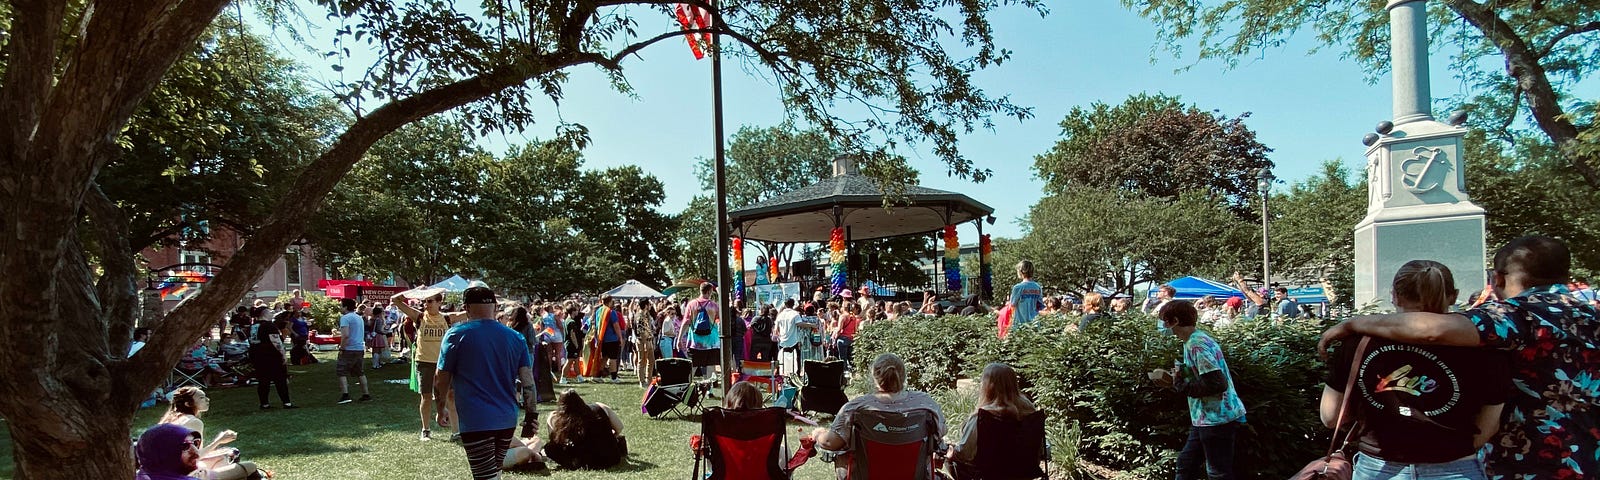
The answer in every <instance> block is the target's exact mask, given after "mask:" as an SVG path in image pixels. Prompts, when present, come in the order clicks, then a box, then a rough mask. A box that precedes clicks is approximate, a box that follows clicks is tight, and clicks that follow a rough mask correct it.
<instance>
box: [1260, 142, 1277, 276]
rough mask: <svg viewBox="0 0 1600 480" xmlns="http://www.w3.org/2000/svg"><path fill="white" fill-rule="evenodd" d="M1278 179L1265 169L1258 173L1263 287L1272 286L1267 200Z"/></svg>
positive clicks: (1270, 241)
mask: <svg viewBox="0 0 1600 480" xmlns="http://www.w3.org/2000/svg"><path fill="white" fill-rule="evenodd" d="M1276 179H1277V177H1273V176H1272V171H1271V170H1267V169H1265V168H1263V169H1261V170H1257V171H1256V190H1259V191H1261V286H1263V287H1271V286H1272V254H1271V253H1270V252H1271V248H1272V240H1271V237H1270V236H1269V235H1268V227H1267V198H1268V197H1271V195H1270V191H1271V190H1272V181H1273V180H1276Z"/></svg>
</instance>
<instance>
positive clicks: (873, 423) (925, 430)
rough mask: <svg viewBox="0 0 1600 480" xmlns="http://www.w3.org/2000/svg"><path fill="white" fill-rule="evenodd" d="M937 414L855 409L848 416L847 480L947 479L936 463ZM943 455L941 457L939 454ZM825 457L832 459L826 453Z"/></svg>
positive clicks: (914, 411)
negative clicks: (849, 416)
mask: <svg viewBox="0 0 1600 480" xmlns="http://www.w3.org/2000/svg"><path fill="white" fill-rule="evenodd" d="M937 419H938V416H937V415H935V414H934V413H933V411H932V410H927V409H915V410H910V411H906V412H887V411H882V410H856V411H855V413H853V414H852V415H851V418H850V450H849V453H850V454H849V456H848V457H849V462H848V464H847V465H845V468H846V469H848V470H849V479H850V480H939V479H946V478H947V477H945V475H944V474H943V473H940V472H939V471H938V470H937V469H936V468H937V467H936V465H935V460H936V459H935V456H938V455H939V454H940V453H941V452H940V451H939V427H938V425H937V424H936V423H935V422H937V421H938V420H937ZM941 459H942V457H941ZM824 460H831V459H829V458H828V456H825V457H824Z"/></svg>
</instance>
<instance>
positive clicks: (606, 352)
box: [600, 342, 622, 360]
mask: <svg viewBox="0 0 1600 480" xmlns="http://www.w3.org/2000/svg"><path fill="white" fill-rule="evenodd" d="M600 356H602V357H606V359H607V360H616V359H619V358H622V342H605V343H602V344H600Z"/></svg>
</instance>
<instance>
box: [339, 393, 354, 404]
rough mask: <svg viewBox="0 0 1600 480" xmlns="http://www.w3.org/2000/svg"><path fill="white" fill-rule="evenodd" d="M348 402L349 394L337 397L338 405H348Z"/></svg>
mask: <svg viewBox="0 0 1600 480" xmlns="http://www.w3.org/2000/svg"><path fill="white" fill-rule="evenodd" d="M350 401H351V400H350V394H348V393H346V394H344V395H341V396H339V404H340V405H344V404H346V403H350Z"/></svg>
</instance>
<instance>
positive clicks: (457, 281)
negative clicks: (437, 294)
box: [430, 275, 472, 293]
mask: <svg viewBox="0 0 1600 480" xmlns="http://www.w3.org/2000/svg"><path fill="white" fill-rule="evenodd" d="M471 283H472V282H469V281H467V279H465V278H461V276H460V275H451V276H450V278H446V279H444V281H443V282H439V283H435V284H433V285H431V286H430V288H443V289H444V290H445V291H447V292H455V293H460V292H463V291H466V290H467V286H468V285H470V284H471Z"/></svg>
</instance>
